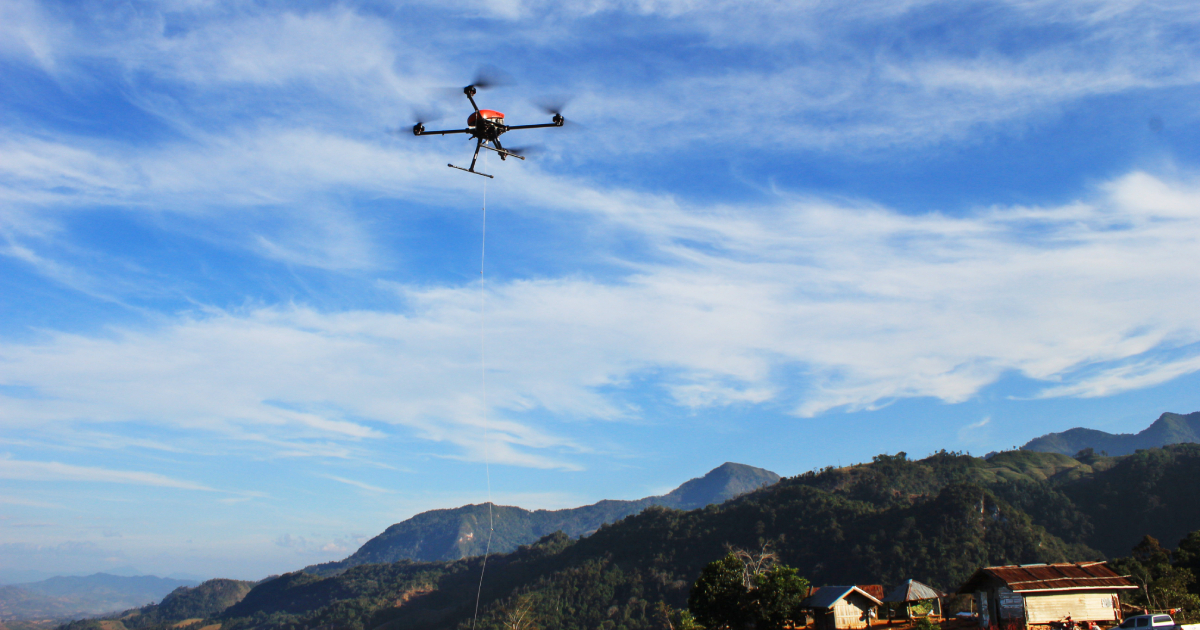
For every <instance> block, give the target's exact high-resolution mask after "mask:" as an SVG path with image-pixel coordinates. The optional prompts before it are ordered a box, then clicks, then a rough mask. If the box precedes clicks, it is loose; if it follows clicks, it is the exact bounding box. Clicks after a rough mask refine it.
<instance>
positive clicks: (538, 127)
mask: <svg viewBox="0 0 1200 630" xmlns="http://www.w3.org/2000/svg"><path fill="white" fill-rule="evenodd" d="M561 126H562V125H560V124H558V123H545V124H541V125H514V126H512V127H506V128H505V130H506V131H512V130H513V129H541V128H543V127H561Z"/></svg>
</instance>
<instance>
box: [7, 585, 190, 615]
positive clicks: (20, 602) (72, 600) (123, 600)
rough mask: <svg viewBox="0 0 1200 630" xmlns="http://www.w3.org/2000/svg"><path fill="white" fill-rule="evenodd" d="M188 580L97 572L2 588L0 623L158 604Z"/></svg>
mask: <svg viewBox="0 0 1200 630" xmlns="http://www.w3.org/2000/svg"><path fill="white" fill-rule="evenodd" d="M195 584H196V583H195V582H192V581H188V580H173V579H170V578H160V577H155V576H152V575H141V576H135V577H130V576H123V575H110V574H108V573H95V574H92V575H87V576H66V577H64V576H56V577H52V578H48V579H45V580H41V581H39V582H29V583H26V584H14V585H10V586H4V587H0V620H5V621H8V620H29V619H69V618H75V617H82V616H86V615H99V614H104V613H109V612H113V611H118V610H126V609H129V608H133V607H135V606H142V605H145V604H148V603H153V602H157V601H158V600H160V599H162V598H163V597H164V596H166V595H167V594H168V593H170V592H171V591H173V590H175V589H177V588H179V587H181V586H194V585H195Z"/></svg>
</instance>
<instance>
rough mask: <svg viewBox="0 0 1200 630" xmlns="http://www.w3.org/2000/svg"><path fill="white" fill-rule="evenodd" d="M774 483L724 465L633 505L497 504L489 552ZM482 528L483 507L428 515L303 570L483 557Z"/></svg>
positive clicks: (770, 476) (758, 471) (757, 471)
mask: <svg viewBox="0 0 1200 630" xmlns="http://www.w3.org/2000/svg"><path fill="white" fill-rule="evenodd" d="M777 481H779V475H777V474H775V473H773V472H771V471H769V470H765V469H763V468H755V467H754V466H747V465H745V464H735V463H732V462H726V463H724V464H722V465H721V466H718V467H717V468H714V469H713V470H711V471H709V472H708V474H706V475H704V476H703V477H699V478H696V479H692V480H690V481H688V482H686V483H684V484H683V485H681V486H679V487H678V488H676V489H674V490H672V491H671V492H669V493H667V494H665V495H662V496H654V497H646V498H644V499H638V500H636V501H615V500H605V501H600V502H599V503H594V504H592V505H585V506H583V507H577V508H570V509H564V510H535V511H530V510H525V509H522V508H519V507H511V506H503V505H497V506H493V508H492V520H493V522H494V523H495V526H494V532H493V537H492V551H494V552H501V553H503V552H508V551H512V550H514V549H516V548H517V547H519V546H520V545H527V544H529V543H532V542H534V541H536V540H538V539H539V538H541V537H543V536H545V535H547V534H551V533H553V532H556V531H561V532H564V533H565V534H567V535H568V536H570V537H572V538H577V537H579V536H583V535H587V534H591V533H592V532H595V531H596V529H597V528H599V527H600V526H601V525H603V524H605V523H612V522H614V521H618V520H620V519H622V518H625V517H626V516H629V515H631V514H637V513H638V512H641V511H642V510H645V509H646V508H648V507H650V506H662V507H669V508H675V509H680V510H693V509H697V508H702V507H705V506H707V505H711V504H714V503H723V502H725V501H728V500H729V499H732V498H734V497H738V496H741V495H743V494H746V493H747V492H751V491H753V490H756V489H758V488H762V487H764V486H769V485H772V484H774V483H776V482H777ZM487 528H488V505H487V504H486V503H483V504H477V505H466V506H463V507H459V508H453V509H445V510H430V511H428V512H422V513H420V514H417V515H416V516H414V517H412V518H410V519H408V520H405V521H403V522H400V523H396V524H395V525H392V526H391V527H389V528H387V530H385V531H384V532H383V533H382V534H380V535H378V536H376V537H375V538H372V539H371V540H369V541H367V542H366V543H365V544H364V545H363V546H362V547H361V548H359V550H358V551H356V552H355V553H354V554H353V555H351V556H350V557H348V558H346V559H345V560H341V561H338V562H327V563H325V564H319V565H313V566H310V567H307V568H305V569H304V570H305V571H306V572H308V573H313V574H318V575H329V574H333V573H337V572H340V571H343V570H345V569H348V568H350V567H354V566H358V565H361V564H374V563H381V562H396V561H398V560H418V561H426V562H430V561H438V560H457V559H459V558H468V557H471V556H478V555H482V554H483V552H484V549H485V547H486V544H487V538H486V532H487Z"/></svg>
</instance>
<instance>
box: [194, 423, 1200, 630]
mask: <svg viewBox="0 0 1200 630" xmlns="http://www.w3.org/2000/svg"><path fill="white" fill-rule="evenodd" d="M1196 478H1200V446H1197V445H1175V446H1170V447H1167V448H1164V449H1153V450H1148V451H1143V452H1139V453H1136V454H1134V455H1131V456H1127V457H1120V458H1116V457H1101V456H1096V455H1088V456H1084V457H1083V458H1082V459H1074V458H1071V457H1067V456H1064V455H1061V454H1056V453H1039V452H1033V451H1012V452H1005V453H999V454H997V455H994V456H992V457H991V458H989V459H981V458H976V457H970V456H967V455H962V454H956V453H946V452H942V453H938V454H935V455H933V456H931V457H928V458H925V459H923V460H919V461H913V460H909V459H908V458H907V457H906V456H905V455H904V454H903V453H900V454H896V455H881V456H878V457H876V458H875V459H874V460H873V461H872V462H870V463H867V464H861V465H856V466H849V467H845V468H832V467H831V468H826V469H824V470H820V471H814V472H810V473H806V474H803V475H799V476H797V477H792V478H788V479H784V480H782V481H780V482H779V483H777V484H774V485H772V486H770V487H766V488H762V489H759V490H757V491H754V492H751V493H749V494H746V495H744V496H742V497H740V498H737V499H734V500H731V501H728V502H725V503H723V504H720V505H710V506H708V507H705V508H702V509H697V510H692V511H681V510H674V509H669V508H662V507H651V508H649V509H646V510H644V511H642V512H641V513H639V514H636V515H632V516H629V517H626V518H624V519H622V520H621V521H619V522H617V523H614V524H612V525H606V526H602V527H600V528H599V529H598V530H597V531H596V532H595V533H593V534H592V535H590V536H586V537H584V538H581V539H573V538H572V537H570V536H567V535H566V534H562V533H557V534H550V535H548V536H546V537H544V538H542V539H541V540H539V541H538V542H537V543H535V544H533V545H526V546H521V547H519V548H518V549H517V550H515V551H513V552H511V553H507V554H500V555H493V556H492V557H491V558H489V559H488V561H487V572H486V578H485V579H484V580H483V592H482V597H481V600H480V602H481V613H480V615H481V617H480V620H479V623H478V624H477V627H479V628H488V629H499V628H500V627H502V626H503V625H504V622H505V621H506V618H507V616H508V615H509V614H514V613H515V612H516V611H518V610H520V611H524V612H525V614H527V615H529V616H530V618H533V619H536V624H537V625H538V626H540V627H553V628H563V629H566V630H573V629H579V630H583V629H584V628H587V629H593V628H603V629H606V630H609V629H611V630H617V629H619V628H622V627H623V628H625V629H626V630H639V629H646V630H649V629H659V628H665V627H666V625H665V619H666V617H665V614H666V611H667V609H668V608H680V607H683V606H685V605H686V600H687V594H688V590H689V588H690V586H691V584H692V582H693V581H694V580H695V578H696V576H697V575H698V574H699V572H700V570H701V568H702V567H703V566H704V565H705V564H707V563H708V562H710V561H712V560H715V559H717V558H720V557H721V556H723V555H724V554H725V552H726V549H727V547H728V546H735V547H739V548H743V549H751V550H758V549H762V548H763V546H764V545H767V546H769V547H770V548H771V549H772V550H773V551H775V552H776V553H777V554H778V556H779V559H780V561H781V562H783V563H785V564H787V565H790V566H793V567H796V568H798V569H799V570H800V572H801V574H802V575H803V576H804V577H807V578H808V579H810V580H812V582H813V583H815V584H818V585H820V584H837V583H882V584H885V585H889V586H890V585H894V584H896V583H899V582H900V581H902V580H904V579H908V578H914V579H917V580H920V581H922V582H925V583H927V584H930V585H932V586H934V587H937V588H940V589H944V590H952V589H954V588H956V587H957V586H958V585H959V584H960V583H961V582H962V581H963V580H964V579H965V578H966V577H967V576H968V575H969V574H970V573H971V572H972V571H974V570H975V569H976V568H978V567H980V566H985V565H989V564H1009V563H1029V562H1055V561H1069V560H1091V559H1096V558H1101V557H1105V556H1108V557H1114V556H1120V555H1127V554H1129V552H1130V549H1131V548H1132V547H1133V546H1134V545H1136V544H1139V541H1142V539H1143V537H1144V535H1146V534H1150V535H1153V536H1156V537H1157V538H1159V539H1161V540H1163V541H1164V543H1165V544H1168V545H1170V546H1172V547H1174V546H1175V545H1176V541H1179V540H1180V539H1181V538H1183V536H1184V535H1185V534H1186V533H1187V532H1188V531H1191V530H1196V529H1200V513H1198V512H1197V510H1198V509H1200V508H1198V507H1197V506H1200V485H1198V484H1196V483H1194V479H1196ZM1167 515H1170V517H1169V518H1166V516H1167ZM1196 536H1200V534H1192V538H1195V537H1196ZM481 564H482V558H480V557H472V558H468V559H459V560H454V561H445V562H414V561H407V560H406V561H401V562H392V563H382V564H367V565H361V566H357V567H353V568H350V569H349V570H346V571H344V572H341V573H340V574H337V575H334V576H329V577H321V576H317V575H312V574H309V573H303V572H296V573H291V574H287V575H284V576H281V577H279V578H277V579H274V580H271V581H268V582H264V583H262V584H260V585H258V586H256V587H255V588H254V589H253V590H252V591H250V593H249V594H248V595H247V596H246V597H245V599H243V600H242V601H241V602H240V603H238V604H237V605H235V606H232V607H230V608H229V609H227V610H225V611H224V612H223V613H221V614H220V615H218V616H216V617H215V618H214V619H212V620H211V621H214V622H215V621H219V622H220V623H221V624H222V630H240V629H249V628H263V629H266V628H295V629H297V630H298V629H299V628H303V627H308V628H355V629H357V628H364V629H365V628H395V629H400V628H404V629H406V630H409V629H411V630H422V629H429V630H434V629H440V628H466V627H469V626H470V623H471V616H472V613H473V611H474V607H475V593H476V588H477V586H478V585H479V578H480V569H481Z"/></svg>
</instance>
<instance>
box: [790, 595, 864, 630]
mask: <svg viewBox="0 0 1200 630" xmlns="http://www.w3.org/2000/svg"><path fill="white" fill-rule="evenodd" d="M871 586H875V587H876V588H877V589H878V590H879V592H880V593H882V592H883V587H882V586H880V585H871ZM872 590H874V589H872ZM881 604H883V602H882V601H881V600H880V599H879V598H878V597H876V596H874V595H872V594H871V593H869V592H867V591H866V590H864V589H863V588H862V587H859V586H822V587H821V588H819V589H817V590H815V591H812V592H810V594H809V596H808V597H807V598H806V599H805V600H804V601H802V602H800V607H801V608H807V609H809V610H811V611H813V628H814V630H845V629H848V628H866V627H867V626H869V625H871V617H872V612H873V610H874V609H875V608H876V607H878V606H880V605H881Z"/></svg>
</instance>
